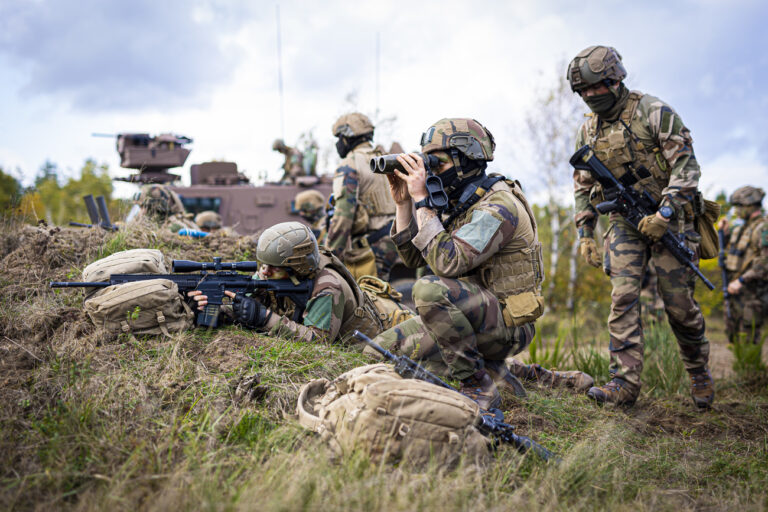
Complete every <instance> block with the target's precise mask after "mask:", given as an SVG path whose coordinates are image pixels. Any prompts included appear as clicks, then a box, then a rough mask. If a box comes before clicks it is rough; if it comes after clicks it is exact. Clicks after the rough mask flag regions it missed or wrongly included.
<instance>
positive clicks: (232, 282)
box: [51, 258, 314, 328]
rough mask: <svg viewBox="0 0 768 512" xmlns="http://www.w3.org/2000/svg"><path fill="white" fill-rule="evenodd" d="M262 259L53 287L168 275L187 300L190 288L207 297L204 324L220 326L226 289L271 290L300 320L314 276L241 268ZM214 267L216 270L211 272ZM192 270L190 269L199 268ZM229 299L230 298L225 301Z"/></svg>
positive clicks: (181, 264) (200, 316) (176, 266)
mask: <svg viewBox="0 0 768 512" xmlns="http://www.w3.org/2000/svg"><path fill="white" fill-rule="evenodd" d="M258 268H259V263H258V262H256V261H241V262H236V263H222V262H221V258H213V262H199V261H187V260H174V261H173V265H172V270H173V272H180V273H178V274H112V275H111V276H109V281H105V282H92V283H83V282H78V283H70V282H55V281H53V282H51V288H106V287H107V286H112V285H116V284H123V283H133V282H136V281H148V280H150V279H168V280H169V281H173V282H174V283H176V285H177V286H178V287H179V293H180V294H181V295H182V297H183V298H184V300H187V299H188V298H187V292H191V291H193V290H199V291H201V292H203V295H206V296H207V297H208V305H207V306H205V308H204V309H203V311H196V315H197V317H196V324H197V325H198V326H201V327H209V328H210V327H217V326H218V317H219V309H220V307H221V306H222V305H223V304H225V303H229V297H227V296H226V295H224V291H225V290H228V291H232V292H235V293H243V294H246V293H272V294H274V296H275V297H286V298H288V299H289V300H290V301H291V302H293V304H294V305H295V309H294V313H293V319H294V320H295V321H300V320H301V315H302V314H303V313H304V309H305V308H306V307H307V301H308V300H309V296H310V294H311V293H312V289H313V288H314V280H312V279H307V280H304V281H300V282H299V283H298V284H294V283H293V282H292V281H291V280H290V279H264V280H259V279H252V278H251V276H249V275H246V274H241V273H239V272H238V271H242V272H256V271H257V270H258ZM211 270H213V272H210V271H211ZM197 271H201V272H200V273H198V274H191V273H187V272H197ZM225 301H227V302H225Z"/></svg>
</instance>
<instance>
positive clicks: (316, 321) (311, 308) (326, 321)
mask: <svg viewBox="0 0 768 512" xmlns="http://www.w3.org/2000/svg"><path fill="white" fill-rule="evenodd" d="M332 311H333V297H332V296H331V295H329V294H325V295H318V296H317V297H313V298H312V299H310V300H309V301H308V302H307V311H306V313H305V314H304V325H306V326H307V327H317V328H318V329H321V330H323V331H328V330H330V328H331V316H332Z"/></svg>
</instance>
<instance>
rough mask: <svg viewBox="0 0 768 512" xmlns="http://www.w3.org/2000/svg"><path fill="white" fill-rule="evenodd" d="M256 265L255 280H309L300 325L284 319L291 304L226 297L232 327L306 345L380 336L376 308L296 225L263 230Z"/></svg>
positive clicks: (201, 301) (200, 299) (200, 301)
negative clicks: (356, 336)
mask: <svg viewBox="0 0 768 512" xmlns="http://www.w3.org/2000/svg"><path fill="white" fill-rule="evenodd" d="M256 259H257V260H258V261H259V262H260V263H261V267H260V269H259V272H258V273H257V274H256V275H255V276H254V279H290V280H292V281H294V282H295V283H298V282H299V281H304V280H312V281H313V283H314V284H313V288H312V292H311V293H310V296H309V299H308V301H307V305H306V308H305V309H304V312H303V314H302V319H301V321H295V320H293V319H292V318H291V316H290V314H289V312H290V311H291V308H292V307H293V305H292V304H291V303H290V301H287V300H286V301H285V302H282V301H280V302H277V301H275V302H274V303H271V304H264V303H263V302H262V300H260V299H258V298H255V297H245V296H243V295H242V294H235V293H233V292H230V291H227V292H225V293H226V294H227V295H228V296H229V297H230V298H232V300H233V303H232V313H233V318H234V321H235V322H236V323H239V324H241V325H243V326H245V327H247V328H250V329H255V330H256V331H259V332H265V333H269V334H270V335H271V336H281V337H285V338H292V339H297V340H302V341H305V342H327V343H331V342H335V341H347V340H349V339H350V338H351V335H352V333H353V332H354V331H355V330H359V331H360V332H363V333H365V334H367V335H368V336H375V335H376V334H378V333H379V332H380V331H381V330H382V324H381V321H380V319H379V317H378V315H377V313H376V310H375V308H374V307H373V306H372V305H371V304H370V301H369V300H368V299H366V296H365V294H364V293H363V292H362V290H361V289H360V288H359V287H358V285H357V283H355V280H354V278H353V277H352V275H351V274H350V273H349V271H348V270H347V269H346V268H345V267H344V264H343V263H341V261H339V259H338V258H336V256H334V255H333V253H331V252H330V251H327V250H320V249H319V247H318V245H317V241H316V240H315V236H314V235H313V234H312V231H311V230H310V229H309V228H308V227H307V226H305V225H304V224H302V223H301V222H283V223H281V224H276V225H274V226H272V227H271V228H268V229H266V230H265V231H264V233H262V234H261V236H260V237H259V239H258V242H257V246H256ZM188 295H189V296H190V297H192V298H193V299H194V300H195V301H196V302H197V306H198V309H201V310H202V309H203V308H204V306H205V305H206V304H207V303H208V302H207V297H206V296H205V295H203V294H202V293H201V292H199V291H193V292H189V294H188ZM265 302H266V301H265Z"/></svg>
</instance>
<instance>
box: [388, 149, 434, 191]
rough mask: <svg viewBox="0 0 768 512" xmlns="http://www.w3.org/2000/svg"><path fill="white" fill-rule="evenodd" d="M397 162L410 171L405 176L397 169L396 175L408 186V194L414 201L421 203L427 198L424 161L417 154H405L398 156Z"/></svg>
mask: <svg viewBox="0 0 768 512" xmlns="http://www.w3.org/2000/svg"><path fill="white" fill-rule="evenodd" d="M397 161H398V162H400V165H402V166H403V169H405V170H406V171H408V174H405V173H403V172H401V171H399V170H397V169H395V174H396V175H397V177H398V178H400V179H401V180H403V181H404V182H405V183H406V185H407V186H408V194H410V196H411V197H412V198H413V200H414V201H416V202H419V201H421V200H422V199H424V198H426V197H427V186H426V181H427V170H426V169H425V168H424V160H422V159H421V158H419V156H418V155H417V154H415V153H403V154H402V155H398V156H397ZM393 198H394V196H393Z"/></svg>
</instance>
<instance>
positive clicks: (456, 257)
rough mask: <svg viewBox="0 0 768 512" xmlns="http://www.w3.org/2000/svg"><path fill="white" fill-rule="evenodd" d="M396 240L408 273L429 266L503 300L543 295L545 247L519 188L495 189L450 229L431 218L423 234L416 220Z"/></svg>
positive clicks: (512, 184) (514, 184) (507, 184)
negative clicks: (415, 268) (505, 298)
mask: <svg viewBox="0 0 768 512" xmlns="http://www.w3.org/2000/svg"><path fill="white" fill-rule="evenodd" d="M393 231H394V226H393ZM392 239H393V240H394V242H395V244H396V245H397V250H398V252H399V253H400V256H401V257H402V259H403V261H404V262H405V264H406V265H407V266H408V267H411V268H414V267H419V266H422V265H425V264H428V265H429V266H430V268H431V269H432V271H433V272H434V273H435V275H437V276H440V277H450V278H461V279H464V280H467V281H470V282H474V283H475V284H478V285H480V286H482V287H484V288H486V289H488V290H490V291H491V293H493V294H494V295H496V297H497V298H499V299H503V298H504V297H506V296H508V295H511V294H516V293H520V292H522V291H531V292H534V293H535V294H536V295H539V294H540V290H541V281H542V279H543V274H542V272H541V244H540V243H539V242H538V237H537V233H536V221H535V219H534V217H533V213H532V212H531V210H530V207H529V206H528V203H527V202H526V201H525V198H524V197H523V195H522V193H521V192H520V189H519V184H518V183H517V182H506V181H499V182H497V183H495V184H494V185H493V186H492V187H491V188H490V190H489V191H488V192H486V193H485V195H484V196H483V197H482V198H480V200H479V201H478V202H477V203H475V204H474V205H472V206H471V207H470V208H469V209H468V210H467V211H466V212H465V213H464V214H462V215H460V216H458V217H457V218H456V219H454V220H453V221H452V222H451V224H450V225H448V226H447V227H443V224H442V222H441V220H440V219H439V218H437V217H433V218H431V219H429V220H428V221H427V222H426V223H425V225H424V226H422V227H421V229H419V228H418V227H417V224H416V221H415V219H413V218H412V219H411V222H410V224H409V225H408V226H407V227H406V228H405V229H404V230H402V231H400V232H398V233H393V234H392Z"/></svg>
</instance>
